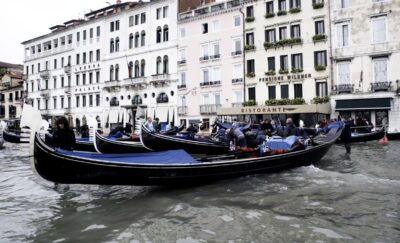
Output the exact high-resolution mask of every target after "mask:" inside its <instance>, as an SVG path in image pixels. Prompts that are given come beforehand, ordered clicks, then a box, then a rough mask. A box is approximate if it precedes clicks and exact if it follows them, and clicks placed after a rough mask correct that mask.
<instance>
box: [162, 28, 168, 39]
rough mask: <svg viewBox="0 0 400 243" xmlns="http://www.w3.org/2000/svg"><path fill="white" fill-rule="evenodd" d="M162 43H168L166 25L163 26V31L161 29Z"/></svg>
mask: <svg viewBox="0 0 400 243" xmlns="http://www.w3.org/2000/svg"><path fill="white" fill-rule="evenodd" d="M163 37H164V39H163V41H168V25H164V29H163Z"/></svg>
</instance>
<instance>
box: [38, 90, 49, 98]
mask: <svg viewBox="0 0 400 243" xmlns="http://www.w3.org/2000/svg"><path fill="white" fill-rule="evenodd" d="M40 96H42V97H43V98H49V97H50V90H48V89H42V90H40Z"/></svg>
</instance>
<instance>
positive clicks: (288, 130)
mask: <svg viewBox="0 0 400 243" xmlns="http://www.w3.org/2000/svg"><path fill="white" fill-rule="evenodd" d="M296 134H297V128H296V125H294V123H293V120H292V118H288V119H286V127H285V130H283V136H284V137H289V136H292V135H296Z"/></svg>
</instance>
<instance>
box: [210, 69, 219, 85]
mask: <svg viewBox="0 0 400 243" xmlns="http://www.w3.org/2000/svg"><path fill="white" fill-rule="evenodd" d="M212 70H213V73H212V78H211V81H219V82H221V68H219V67H216V68H213V69H212Z"/></svg>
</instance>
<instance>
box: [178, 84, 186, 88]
mask: <svg viewBox="0 0 400 243" xmlns="http://www.w3.org/2000/svg"><path fill="white" fill-rule="evenodd" d="M178 89H186V84H180V85H178Z"/></svg>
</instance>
